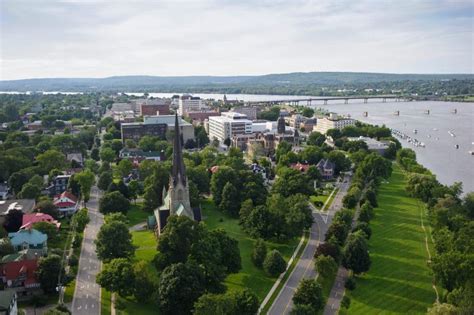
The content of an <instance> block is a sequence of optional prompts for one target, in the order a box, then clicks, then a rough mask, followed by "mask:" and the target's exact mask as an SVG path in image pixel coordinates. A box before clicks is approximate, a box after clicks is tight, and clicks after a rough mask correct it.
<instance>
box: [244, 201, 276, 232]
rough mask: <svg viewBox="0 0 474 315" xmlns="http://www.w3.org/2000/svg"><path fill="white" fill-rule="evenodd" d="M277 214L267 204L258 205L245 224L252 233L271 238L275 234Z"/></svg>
mask: <svg viewBox="0 0 474 315" xmlns="http://www.w3.org/2000/svg"><path fill="white" fill-rule="evenodd" d="M274 219H275V216H274V215H273V214H272V213H271V212H270V211H269V210H268V209H267V207H266V206H256V207H255V208H253V209H252V211H251V212H250V214H249V215H248V217H247V219H246V220H245V222H244V224H243V226H244V229H245V230H246V231H247V233H249V234H250V235H252V236H254V237H261V238H263V239H269V238H272V237H274V236H275V227H274V221H275V220H274Z"/></svg>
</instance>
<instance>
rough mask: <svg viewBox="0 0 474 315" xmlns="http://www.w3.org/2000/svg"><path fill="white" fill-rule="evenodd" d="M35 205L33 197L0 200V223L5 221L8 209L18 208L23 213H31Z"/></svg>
mask: <svg viewBox="0 0 474 315" xmlns="http://www.w3.org/2000/svg"><path fill="white" fill-rule="evenodd" d="M35 205H36V203H35V200H34V199H10V200H0V224H1V225H3V223H5V218H6V216H7V215H8V213H9V212H10V211H14V210H20V211H21V212H23V214H25V213H32V212H33V209H34V208H35Z"/></svg>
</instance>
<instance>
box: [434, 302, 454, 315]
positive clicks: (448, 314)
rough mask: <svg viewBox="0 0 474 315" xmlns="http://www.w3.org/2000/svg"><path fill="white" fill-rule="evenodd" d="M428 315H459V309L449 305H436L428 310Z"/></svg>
mask: <svg viewBox="0 0 474 315" xmlns="http://www.w3.org/2000/svg"><path fill="white" fill-rule="evenodd" d="M427 314H428V315H458V314H459V309H458V308H457V307H456V306H454V305H452V304H448V303H435V304H433V306H432V307H430V308H429V309H428V313H427Z"/></svg>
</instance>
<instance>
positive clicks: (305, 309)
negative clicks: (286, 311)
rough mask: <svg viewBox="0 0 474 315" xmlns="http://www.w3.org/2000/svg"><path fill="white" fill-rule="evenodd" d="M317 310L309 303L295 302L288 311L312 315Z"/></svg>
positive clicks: (298, 314)
mask: <svg viewBox="0 0 474 315" xmlns="http://www.w3.org/2000/svg"><path fill="white" fill-rule="evenodd" d="M314 314H317V311H316V310H315V309H314V308H313V307H312V306H311V305H309V304H296V305H294V306H293V309H292V310H291V312H290V315H314Z"/></svg>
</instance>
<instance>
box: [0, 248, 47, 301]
mask: <svg viewBox="0 0 474 315" xmlns="http://www.w3.org/2000/svg"><path fill="white" fill-rule="evenodd" d="M42 255H43V254H42V253H41V252H38V251H35V250H31V249H26V250H22V251H19V252H18V253H14V254H10V255H6V256H4V257H3V258H2V259H1V260H0V279H1V280H2V282H3V285H4V287H6V288H8V289H12V290H14V291H16V292H17V294H19V295H20V296H21V295H28V292H31V291H35V290H38V289H39V288H40V282H39V280H38V278H37V277H36V272H37V270H38V259H39V258H40V257H41V256H42Z"/></svg>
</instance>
